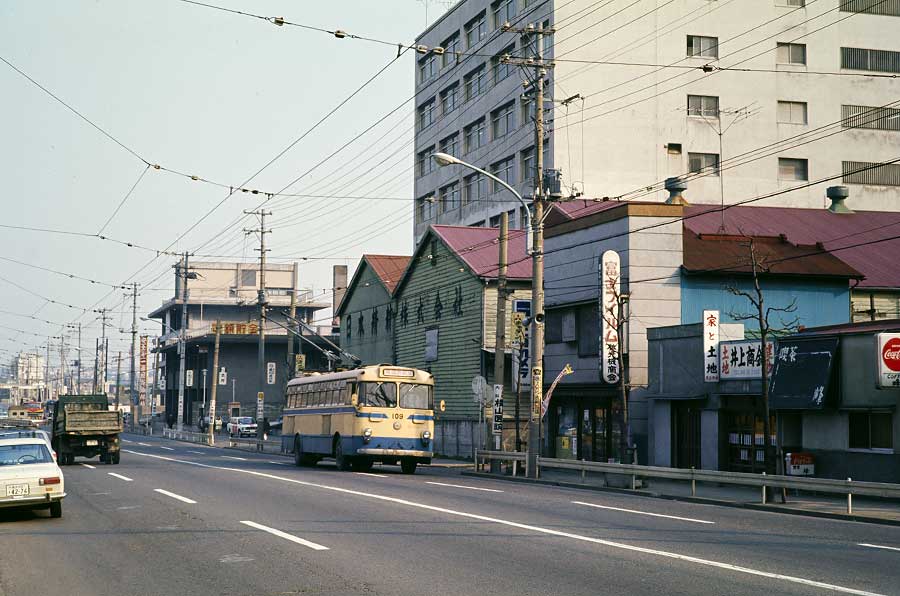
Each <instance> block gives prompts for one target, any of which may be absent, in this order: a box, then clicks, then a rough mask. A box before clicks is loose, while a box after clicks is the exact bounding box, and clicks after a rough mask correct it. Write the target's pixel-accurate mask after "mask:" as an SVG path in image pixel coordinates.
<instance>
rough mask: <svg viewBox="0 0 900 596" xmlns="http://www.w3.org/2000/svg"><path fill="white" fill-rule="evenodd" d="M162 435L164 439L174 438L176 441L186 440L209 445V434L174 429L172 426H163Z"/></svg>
mask: <svg viewBox="0 0 900 596" xmlns="http://www.w3.org/2000/svg"><path fill="white" fill-rule="evenodd" d="M163 437H165V438H166V439H174V440H176V441H187V442H189V443H203V444H204V445H209V444H210V442H209V434H208V433H198V432H193V431H189V430H175V429H174V428H164V429H163Z"/></svg>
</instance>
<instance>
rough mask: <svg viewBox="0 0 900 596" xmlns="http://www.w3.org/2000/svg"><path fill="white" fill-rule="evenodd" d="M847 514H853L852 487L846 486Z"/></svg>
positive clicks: (848, 481)
mask: <svg viewBox="0 0 900 596" xmlns="http://www.w3.org/2000/svg"><path fill="white" fill-rule="evenodd" d="M851 481H852V479H851V478H847V484H850V482H851ZM847 515H853V489H852V488H850V487H849V486H848V487H847Z"/></svg>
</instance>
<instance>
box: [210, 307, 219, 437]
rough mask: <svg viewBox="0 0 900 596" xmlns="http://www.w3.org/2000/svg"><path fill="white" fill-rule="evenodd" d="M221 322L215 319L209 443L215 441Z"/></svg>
mask: <svg viewBox="0 0 900 596" xmlns="http://www.w3.org/2000/svg"><path fill="white" fill-rule="evenodd" d="M221 335H222V322H221V321H216V343H215V346H214V347H213V365H212V389H211V390H210V392H209V444H210V445H213V444H215V442H216V388H217V387H218V386H219V337H220V336H221Z"/></svg>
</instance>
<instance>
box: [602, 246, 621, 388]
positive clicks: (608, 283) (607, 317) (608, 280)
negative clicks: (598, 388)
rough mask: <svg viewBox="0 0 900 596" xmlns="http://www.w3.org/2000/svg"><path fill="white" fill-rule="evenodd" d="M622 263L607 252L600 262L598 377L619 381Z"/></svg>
mask: <svg viewBox="0 0 900 596" xmlns="http://www.w3.org/2000/svg"><path fill="white" fill-rule="evenodd" d="M620 295H621V262H620V260H619V253H617V252H616V251H614V250H608V251H606V252H604V253H603V257H602V258H601V259H600V378H601V379H603V380H604V381H605V382H607V383H609V384H611V385H614V384H616V383H618V382H619V378H620V375H621V371H620V370H619V350H620V347H621V346H620V342H619V296H620Z"/></svg>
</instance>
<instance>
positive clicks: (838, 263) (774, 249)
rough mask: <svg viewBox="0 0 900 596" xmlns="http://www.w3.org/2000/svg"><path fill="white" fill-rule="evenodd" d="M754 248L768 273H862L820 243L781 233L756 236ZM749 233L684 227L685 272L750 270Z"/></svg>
mask: <svg viewBox="0 0 900 596" xmlns="http://www.w3.org/2000/svg"><path fill="white" fill-rule="evenodd" d="M752 238H753V252H754V253H755V255H756V257H757V263H759V264H760V265H761V266H762V267H763V268H764V269H765V270H766V272H767V273H770V274H774V275H803V276H815V277H833V278H841V279H850V278H853V279H861V278H862V273H860V272H859V271H857V270H856V269H854V268H853V267H851V266H849V265H847V264H846V263H845V262H844V261H842V260H841V259H839V258H838V257H836V256H834V255H833V254H831V253H830V252H828V251H826V250H824V249H823V248H822V245H809V246H805V245H798V244H792V243H790V242H788V241H787V239H786V238H785V237H784V236H779V237H772V236H756V237H752ZM749 239H750V238H749V237H747V236H732V235H728V234H694V233H693V232H691V231H690V230H684V235H683V242H682V244H683V248H684V256H683V260H682V262H683V265H682V267H683V269H684V271H686V272H688V273H709V272H716V273H726V274H727V273H740V274H749V273H751V272H752V266H751V260H750V248H749Z"/></svg>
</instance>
